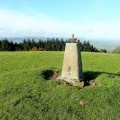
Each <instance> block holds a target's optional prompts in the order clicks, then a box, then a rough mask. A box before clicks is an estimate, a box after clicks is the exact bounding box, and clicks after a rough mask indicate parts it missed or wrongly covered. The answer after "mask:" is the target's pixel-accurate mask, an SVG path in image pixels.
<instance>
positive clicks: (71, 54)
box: [60, 34, 83, 83]
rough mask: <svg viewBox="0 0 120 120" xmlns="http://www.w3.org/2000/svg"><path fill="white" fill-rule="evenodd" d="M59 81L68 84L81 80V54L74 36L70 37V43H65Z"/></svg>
mask: <svg viewBox="0 0 120 120" xmlns="http://www.w3.org/2000/svg"><path fill="white" fill-rule="evenodd" d="M60 79H63V80H64V81H66V82H69V83H75V82H79V81H81V80H83V73H82V59H81V52H80V49H79V48H78V44H77V38H75V37H74V34H73V35H72V38H71V42H70V43H66V47H65V52H64V60H63V67H62V73H61V77H60Z"/></svg>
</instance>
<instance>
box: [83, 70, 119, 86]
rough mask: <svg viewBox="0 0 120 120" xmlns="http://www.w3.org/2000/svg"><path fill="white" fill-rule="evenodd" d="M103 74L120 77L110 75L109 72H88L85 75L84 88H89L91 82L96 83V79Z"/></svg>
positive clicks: (116, 74) (117, 74) (114, 74)
mask: <svg viewBox="0 0 120 120" xmlns="http://www.w3.org/2000/svg"><path fill="white" fill-rule="evenodd" d="M101 74H108V75H113V76H118V77H120V73H108V72H98V71H86V72H84V73H83V81H84V86H89V85H90V82H91V81H95V80H96V78H97V77H98V76H99V75H101Z"/></svg>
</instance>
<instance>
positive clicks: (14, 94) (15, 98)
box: [0, 52, 120, 120]
mask: <svg viewBox="0 0 120 120" xmlns="http://www.w3.org/2000/svg"><path fill="white" fill-rule="evenodd" d="M62 61H63V52H0V119H1V120H120V55H117V54H102V53H86V52H83V53H82V61H83V69H84V75H92V76H93V78H94V79H96V82H97V85H95V86H88V87H84V88H82V89H78V88H77V87H73V86H69V85H64V84H59V83H58V82H55V81H52V80H44V79H43V78H42V76H41V72H42V71H44V70H55V71H61V69H62ZM88 73H89V74H88ZM92 76H91V78H92ZM88 77H89V76H88Z"/></svg>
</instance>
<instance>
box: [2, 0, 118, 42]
mask: <svg viewBox="0 0 120 120" xmlns="http://www.w3.org/2000/svg"><path fill="white" fill-rule="evenodd" d="M73 33H74V34H75V35H76V36H77V37H80V38H86V39H105V40H120V0H0V37H28V36H31V37H70V36H71V34H73Z"/></svg>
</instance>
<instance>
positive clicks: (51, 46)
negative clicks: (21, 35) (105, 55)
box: [0, 38, 107, 52]
mask: <svg viewBox="0 0 120 120" xmlns="http://www.w3.org/2000/svg"><path fill="white" fill-rule="evenodd" d="M66 42H70V40H63V39H58V38H56V39H54V38H51V39H46V40H39V41H35V40H34V39H32V40H30V39H24V40H23V41H22V42H20V43H17V42H13V41H9V40H7V39H4V40H0V51H31V50H32V51H43V50H44V51H64V49H65V43H66ZM78 45H79V47H80V49H81V51H89V52H107V51H106V50H105V49H101V50H98V49H97V48H95V47H94V46H93V45H91V44H90V42H89V41H84V42H83V43H82V42H80V40H78Z"/></svg>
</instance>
